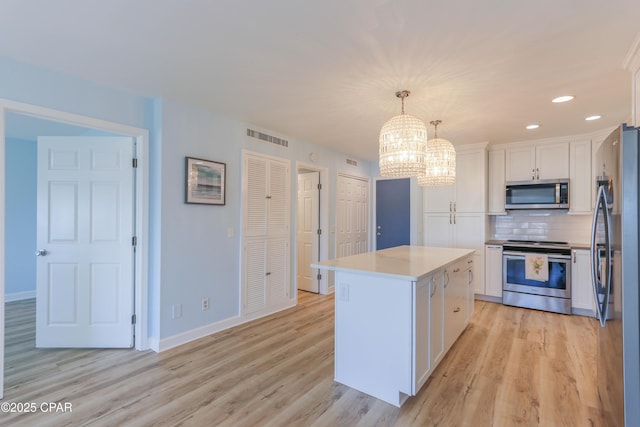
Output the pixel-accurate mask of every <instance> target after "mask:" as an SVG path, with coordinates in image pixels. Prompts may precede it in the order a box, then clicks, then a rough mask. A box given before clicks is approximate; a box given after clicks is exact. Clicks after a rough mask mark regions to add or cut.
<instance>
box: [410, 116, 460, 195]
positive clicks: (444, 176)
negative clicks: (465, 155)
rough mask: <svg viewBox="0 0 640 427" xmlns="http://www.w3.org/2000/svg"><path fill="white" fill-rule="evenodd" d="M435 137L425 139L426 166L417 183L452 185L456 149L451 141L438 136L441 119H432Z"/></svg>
mask: <svg viewBox="0 0 640 427" xmlns="http://www.w3.org/2000/svg"><path fill="white" fill-rule="evenodd" d="M429 123H431V124H432V125H433V126H434V127H435V138H433V139H431V140H429V141H427V155H426V158H425V163H426V168H425V170H424V174H423V175H421V176H419V177H418V185H422V186H425V185H426V186H438V185H452V184H455V182H456V149H455V148H454V147H453V144H451V142H449V141H447V140H446V139H443V138H438V125H439V124H440V123H442V120H433V121H431V122H429Z"/></svg>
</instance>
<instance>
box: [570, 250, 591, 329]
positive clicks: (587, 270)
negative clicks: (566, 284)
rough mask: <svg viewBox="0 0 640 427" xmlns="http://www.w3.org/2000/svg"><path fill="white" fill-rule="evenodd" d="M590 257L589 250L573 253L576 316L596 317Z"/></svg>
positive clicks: (573, 306) (573, 300)
mask: <svg viewBox="0 0 640 427" xmlns="http://www.w3.org/2000/svg"><path fill="white" fill-rule="evenodd" d="M590 256H591V251H589V250H588V249H573V250H572V251H571V307H572V308H573V309H574V310H573V311H574V312H575V314H584V315H589V316H594V317H595V309H596V305H595V301H594V299H593V298H594V297H593V287H592V284H591V259H590Z"/></svg>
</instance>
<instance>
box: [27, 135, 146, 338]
mask: <svg viewBox="0 0 640 427" xmlns="http://www.w3.org/2000/svg"><path fill="white" fill-rule="evenodd" d="M133 149H134V147H133V140H132V138H128V137H41V138H38V200H37V205H38V213H37V223H38V224H37V226H38V232H37V242H38V247H37V252H36V255H38V262H37V267H36V269H37V273H36V276H37V277H36V280H37V285H36V346H37V347H123V348H126V347H132V346H133V325H132V316H133V312H134V309H133V292H134V289H133V277H134V268H133V259H134V258H133V257H134V248H133V244H132V238H133V233H134V231H133V230H134V221H133V198H134V194H133V188H134V185H133V184H134V182H133V176H134V174H133V167H132V164H131V162H132V160H131V159H132V158H133Z"/></svg>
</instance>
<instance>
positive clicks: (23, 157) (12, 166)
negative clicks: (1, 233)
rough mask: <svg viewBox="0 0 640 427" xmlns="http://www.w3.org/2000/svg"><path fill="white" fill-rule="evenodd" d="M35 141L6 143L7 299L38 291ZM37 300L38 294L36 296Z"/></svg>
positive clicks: (8, 141)
mask: <svg viewBox="0 0 640 427" xmlns="http://www.w3.org/2000/svg"><path fill="white" fill-rule="evenodd" d="M36 150H37V145H36V142H35V141H26V140H18V139H8V140H6V156H7V159H8V160H9V161H7V164H6V168H5V191H6V194H5V212H6V216H5V247H6V258H5V260H6V265H5V295H7V296H8V299H14V298H15V297H17V295H12V294H17V293H22V292H33V293H35V290H36V259H35V256H34V252H35V251H36V177H37V175H36V166H37V164H36ZM34 296H35V294H34Z"/></svg>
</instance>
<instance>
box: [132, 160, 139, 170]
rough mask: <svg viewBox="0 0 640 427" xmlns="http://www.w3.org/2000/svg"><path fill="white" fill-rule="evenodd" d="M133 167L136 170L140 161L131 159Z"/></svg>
mask: <svg viewBox="0 0 640 427" xmlns="http://www.w3.org/2000/svg"><path fill="white" fill-rule="evenodd" d="M131 166H133V167H134V168H137V167H138V159H136V158H133V159H131Z"/></svg>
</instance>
